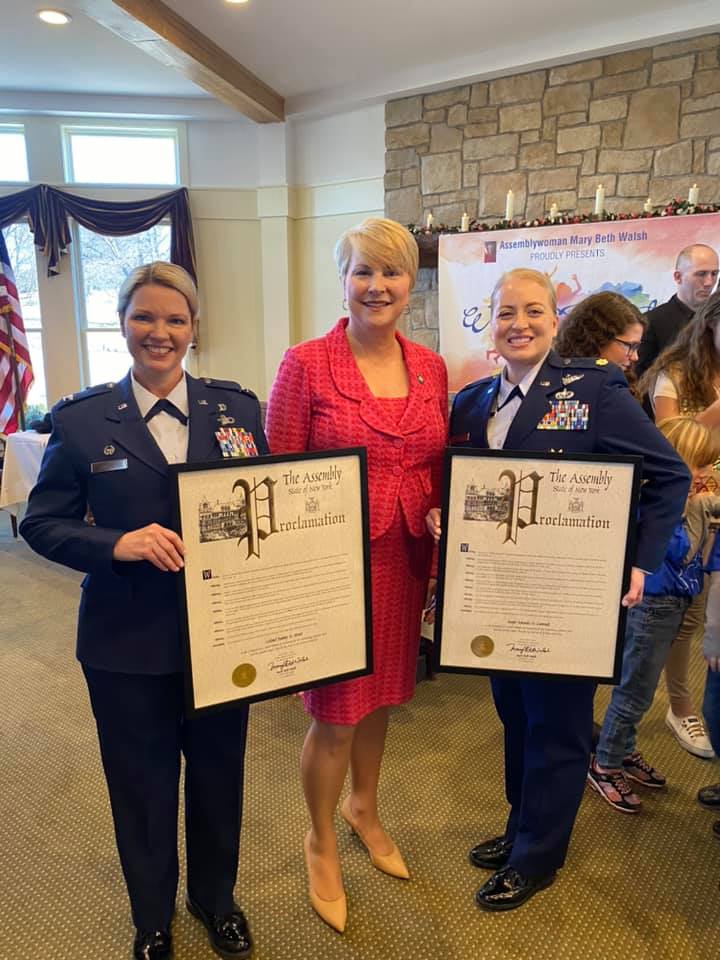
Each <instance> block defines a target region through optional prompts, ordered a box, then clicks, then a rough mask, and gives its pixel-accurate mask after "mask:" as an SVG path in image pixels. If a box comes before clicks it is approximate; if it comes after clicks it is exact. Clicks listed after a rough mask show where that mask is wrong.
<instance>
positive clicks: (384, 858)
mask: <svg viewBox="0 0 720 960" xmlns="http://www.w3.org/2000/svg"><path fill="white" fill-rule="evenodd" d="M340 816H341V817H342V818H343V820H344V821H345V823H347V825H348V826H349V827H350V830H351V831H352V832H353V833H354V834H356V835H357V837H358V838H359V840H360V842H361V843H362V845H363V846H364V847H365V849H366V850H367V852H368V855H369V857H370V862H371V863H372V865H373V866H374V867H377V869H378V870H382V872H383V873H387V874H388V875H389V876H391V877H397V878H398V879H399V880H409V879H410V871H409V870H408V868H407V866H406V865H405V861H404V860H403V858H402V854H401V853H400V851H399V850H398V848H397V847H396V846H395V844H394V843H393V848H392V850H391V851H390V853H375V852H374V851H373V850H371V848H370V846H369V844H368V842H367V840H366V839H365V837H363V835H362V833H361V831H360V828H359V827H358V825H357V823H356V822H355V821H354V820H353V817H352V812H351V810H350V797H345V799H344V800H343V803H342V806H341V807H340ZM391 842H392V841H391Z"/></svg>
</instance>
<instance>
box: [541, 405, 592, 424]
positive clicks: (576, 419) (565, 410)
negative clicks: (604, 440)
mask: <svg viewBox="0 0 720 960" xmlns="http://www.w3.org/2000/svg"><path fill="white" fill-rule="evenodd" d="M548 402H549V404H550V409H549V410H548V412H547V413H546V414H545V416H544V417H543V418H542V420H541V421H540V423H539V424H538V425H537V429H538V430H587V428H588V423H589V421H590V404H589V403H580V401H579V400H550V401H548Z"/></svg>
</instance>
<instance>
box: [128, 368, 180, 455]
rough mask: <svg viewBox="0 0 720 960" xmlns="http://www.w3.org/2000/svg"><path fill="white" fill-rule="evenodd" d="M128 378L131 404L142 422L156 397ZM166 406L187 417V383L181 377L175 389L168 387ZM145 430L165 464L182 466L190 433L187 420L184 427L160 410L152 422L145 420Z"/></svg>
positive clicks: (153, 404) (133, 378)
mask: <svg viewBox="0 0 720 960" xmlns="http://www.w3.org/2000/svg"><path fill="white" fill-rule="evenodd" d="M131 377H132V390H133V394H134V396H135V402H136V403H137V405H138V409H139V410H140V416H141V417H142V418H143V419H145V416H146V414H147V413H148V412H149V410H150V409H151V408H152V407H154V406H155V404H156V403H157V401H158V400H159V397H156V396H155V394H154V393H150V391H149V390H146V389H145V387H143V385H142V384H141V383H138V381H137V380H136V379H135V375H134V374H131ZM167 399H168V400H169V401H170V403H172V404H174V405H175V406H176V407H177V408H178V410H179V411H180V412H181V413H184V414H185V416H186V417H189V416H190V406H189V403H188V392H187V381H186V380H185V374H184V373H183V375H182V378H181V379H180V381H179V382H178V383H177V385H176V386H174V387H173V388H172V390H171V391H170V393H169V394H168V396H167ZM147 428H148V430H149V431H150V433H151V434H152V437H153V439H154V440H155V442H156V443H157V445H158V446H159V447H160V449H161V450H162V452H163V455H164V457H165V459H166V460H167V462H168V463H185V461H186V460H187V451H188V436H189V431H190V421H189V420H188V423H187V424H182V423H180V421H179V420H177V419H176V418H175V417H172V416H170V414H169V413H165V411H164V410H161V411H160V413H156V414H155V416H154V417H153V418H152V420H150V421H148V423H147Z"/></svg>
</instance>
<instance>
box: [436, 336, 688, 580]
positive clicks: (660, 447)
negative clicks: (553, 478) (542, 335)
mask: <svg viewBox="0 0 720 960" xmlns="http://www.w3.org/2000/svg"><path fill="white" fill-rule="evenodd" d="M499 386H500V375H499V374H498V375H496V376H494V377H487V378H485V379H483V380H478V381H476V382H475V383H471V384H469V385H468V386H466V387H463V389H462V390H461V391H460V392H459V393H458V394H457V396H456V397H455V403H454V404H453V409H452V414H451V418H450V436H451V443H452V444H453V445H461V446H468V447H480V448H483V447H487V446H488V440H487V425H488V421H489V419H490V417H491V415H492V413H493V410H494V406H495V398H496V396H497V392H498V389H499ZM561 391H570V392H572V394H573V397H572V401H571V402H572V403H576V404H578V406H581V405H587V406H586V412H587V419H586V422H585V423H584V425H582V428H581V429H560V428H559V425H558V424H556V425H555V426H554V427H553V426H552V421H553V417H552V411H553V405H557V401H556V400H555V397H556V395H557V394H558V393H560V392H561ZM546 415H547V416H546ZM548 421H550V424H548ZM548 426H549V427H550V428H548ZM503 446H504V449H506V450H525V451H527V452H528V453H532V452H533V451H538V452H540V451H546V452H557V453H566V454H573V453H589V454H592V453H596V454H598V455H602V454H603V453H606V454H609V455H611V454H633V455H636V456H637V455H639V456H642V458H643V466H642V478H643V480H644V481H648V482H647V483H643V485H642V488H641V492H640V511H639V519H638V528H637V547H636V553H635V558H634V560H633V564H634V565H635V566H637V567H640V568H641V569H642V570H645V571H646V572H648V573H651V572H652V571H654V570H657V568H658V567H659V566H660V564H661V563H662V561H663V557H664V556H665V550H666V548H667V545H668V543H669V541H670V537H671V536H672V532H673V530H674V529H675V525H676V524H677V523H678V521H679V519H680V518H681V516H682V513H683V510H684V507H685V500H686V497H687V492H688V487H689V482H690V476H689V473H688V470H687V467H686V466H685V464H684V463H683V461H682V460H681V459H680V457H679V456H678V454H677V453H676V452H675V450H674V449H673V447H672V446H671V445H670V444H669V443H668V442H667V440H666V439H665V438H664V437H663V436H662V434H661V433H660V432H659V431H658V430H657V428H656V427H655V425H654V424H653V423H652V421H651V420H649V419H648V417H647V416H646V415H645V413H644V412H643V409H642V407H641V406H640V404H639V403H638V402H637V401H636V400H635V399H634V398H633V396H632V394H631V393H630V391H629V389H628V386H627V382H626V380H625V377H624V376H623V374H622V372H621V371H620V370H619V369H618V367H616V366H615V365H614V364H612V363H608V362H607V361H604V360H594V359H572V360H570V359H567V358H562V357H560V356H558V355H557V354H556V353H554V352H553V351H551V352H550V353H549V354H548V356H547V357H546V359H545V362H544V363H543V365H542V367H541V368H540V370H539V372H538V374H537V376H536V377H535V380H534V381H533V383H532V386H531V387H530V389H529V391H528V394H527V396H526V397H525V398H524V399H523V401H522V403H521V405H520V407H519V409H518V411H517V414H516V415H515V418H514V419H513V421H512V424H511V425H510V430H509V431H508V435H507V437H506V439H505V443H504V445H503Z"/></svg>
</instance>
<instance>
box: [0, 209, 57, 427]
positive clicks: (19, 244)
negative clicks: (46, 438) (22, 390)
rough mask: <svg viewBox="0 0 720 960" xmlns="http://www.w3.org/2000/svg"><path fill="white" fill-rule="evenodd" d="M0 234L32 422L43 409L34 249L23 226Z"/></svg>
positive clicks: (44, 402)
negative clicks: (28, 377) (24, 343)
mask: <svg viewBox="0 0 720 960" xmlns="http://www.w3.org/2000/svg"><path fill="white" fill-rule="evenodd" d="M3 234H4V236H5V245H6V246H7V250H8V256H9V257H10V265H11V266H12V269H13V274H14V276H15V284H16V286H17V289H18V297H19V299H20V309H21V311H22V316H23V324H24V326H25V333H26V335H27V339H28V347H29V348H30V360H31V362H32V366H33V376H34V378H35V382H34V383H33V385H32V387H31V388H30V393H29V394H28V397H27V406H28V414H29V416H28V419H29V420H32V419H34V418H35V417H36V416H38V415H39V414H41V413H45V412H46V410H47V388H46V386H45V364H44V362H43V351H42V332H41V330H42V324H41V322H40V298H39V295H38V279H37V260H36V259H35V246H34V244H33V236H32V233H31V232H30V228H29V227H28V225H27V224H26V223H13V224H11V225H10V226H9V227H6V228H5V229H4V230H3ZM30 408H32V409H30Z"/></svg>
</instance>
